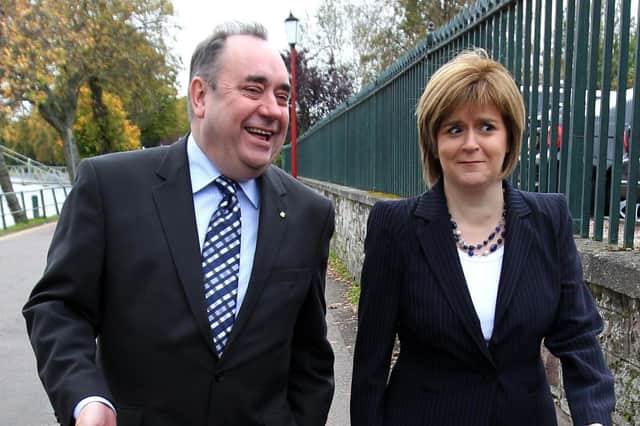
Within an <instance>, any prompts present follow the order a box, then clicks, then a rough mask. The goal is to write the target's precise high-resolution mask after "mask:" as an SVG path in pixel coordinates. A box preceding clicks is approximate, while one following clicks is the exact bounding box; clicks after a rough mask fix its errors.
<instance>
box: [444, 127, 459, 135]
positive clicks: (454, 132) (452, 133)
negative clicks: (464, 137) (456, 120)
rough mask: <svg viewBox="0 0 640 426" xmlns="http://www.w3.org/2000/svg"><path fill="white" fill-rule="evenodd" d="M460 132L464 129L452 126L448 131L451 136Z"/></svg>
mask: <svg viewBox="0 0 640 426" xmlns="http://www.w3.org/2000/svg"><path fill="white" fill-rule="evenodd" d="M460 132H462V129H461V128H460V127H458V126H452V127H449V128H448V129H447V133H449V134H450V135H457V134H458V133H460Z"/></svg>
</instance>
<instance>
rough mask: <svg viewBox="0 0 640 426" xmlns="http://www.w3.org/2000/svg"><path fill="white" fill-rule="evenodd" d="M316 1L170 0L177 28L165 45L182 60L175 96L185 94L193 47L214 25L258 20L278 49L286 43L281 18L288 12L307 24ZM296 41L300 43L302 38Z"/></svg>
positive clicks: (315, 6)
mask: <svg viewBox="0 0 640 426" xmlns="http://www.w3.org/2000/svg"><path fill="white" fill-rule="evenodd" d="M319 4H320V0H208V1H207V0H173V8H174V18H173V19H174V23H175V24H177V25H179V26H180V28H177V29H175V30H174V31H172V32H171V36H172V37H173V38H174V39H175V40H173V41H169V45H170V46H173V47H172V51H173V53H174V54H175V55H176V56H178V57H179V58H180V59H181V61H182V67H181V69H180V72H179V73H178V96H186V94H187V84H188V78H189V76H188V73H189V62H190V60H191V54H192V53H193V50H194V49H195V47H196V45H197V44H198V43H199V42H200V41H202V40H203V39H204V38H206V37H207V36H208V35H209V34H211V31H212V30H213V28H214V27H215V26H216V25H218V24H220V23H223V22H225V21H229V20H238V21H257V22H260V23H261V24H263V25H264V26H266V27H267V30H268V31H269V39H270V42H271V43H272V44H273V45H274V46H275V47H276V48H277V49H278V50H286V49H288V48H289V47H288V44H287V38H286V34H285V31H284V20H285V19H286V18H287V17H288V16H289V12H292V13H293V15H294V16H295V17H296V18H298V19H299V20H300V23H301V24H302V25H305V26H307V25H309V22H308V21H310V20H311V19H312V18H313V17H314V16H315V11H316V9H317V7H318V5H319ZM305 21H307V22H305ZM300 44H304V39H303V40H301V41H300Z"/></svg>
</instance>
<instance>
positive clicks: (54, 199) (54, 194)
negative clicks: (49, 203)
mask: <svg viewBox="0 0 640 426" xmlns="http://www.w3.org/2000/svg"><path fill="white" fill-rule="evenodd" d="M51 194H52V195H53V205H54V206H55V207H56V216H60V209H59V208H58V199H57V198H56V188H51Z"/></svg>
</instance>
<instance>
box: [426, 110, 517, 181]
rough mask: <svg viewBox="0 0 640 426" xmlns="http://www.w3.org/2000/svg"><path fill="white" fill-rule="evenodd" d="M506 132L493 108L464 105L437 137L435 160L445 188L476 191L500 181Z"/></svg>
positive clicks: (505, 146)
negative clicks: (447, 186)
mask: <svg viewBox="0 0 640 426" xmlns="http://www.w3.org/2000/svg"><path fill="white" fill-rule="evenodd" d="M507 138H508V132H507V128H506V126H505V123H504V121H503V119H502V114H500V111H498V109H497V108H496V107H495V106H494V105H478V104H464V105H461V106H459V107H458V108H456V109H455V110H454V111H453V112H452V113H451V115H450V116H449V117H447V118H446V119H445V120H444V121H443V123H442V126H440V129H439V130H438V135H437V139H438V140H437V152H438V159H439V160H440V164H441V166H442V176H443V178H444V180H445V183H446V184H447V185H453V186H456V187H458V189H460V190H465V189H471V190H477V189H482V188H483V187H487V186H490V185H491V184H495V183H496V182H499V181H500V175H501V173H502V166H503V164H504V159H505V156H506V154H507V152H508V144H507Z"/></svg>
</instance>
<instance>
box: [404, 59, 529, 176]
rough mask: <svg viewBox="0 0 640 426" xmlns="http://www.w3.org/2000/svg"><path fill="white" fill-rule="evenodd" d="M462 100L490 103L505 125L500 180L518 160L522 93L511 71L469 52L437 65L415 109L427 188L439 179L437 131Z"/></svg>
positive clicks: (522, 123) (522, 114) (522, 112)
mask: <svg viewBox="0 0 640 426" xmlns="http://www.w3.org/2000/svg"><path fill="white" fill-rule="evenodd" d="M462 104H476V105H493V106H495V107H496V108H497V109H498V111H500V113H501V114H502V119H503V121H504V124H505V126H506V128H507V154H506V156H505V159H504V164H503V165H502V175H501V178H504V177H506V176H508V175H509V174H511V172H513V170H514V169H515V167H516V164H517V162H518V156H519V153H520V145H521V143H522V131H523V129H524V123H525V110H524V103H523V101H522V95H521V94H520V91H519V90H518V87H517V86H516V84H515V82H514V80H513V77H511V74H509V71H507V69H506V68H505V67H503V66H502V65H501V64H500V63H499V62H496V61H494V60H492V59H491V58H489V56H488V55H487V53H486V52H485V51H484V50H482V49H475V50H467V51H464V52H462V53H460V54H458V55H457V56H456V57H455V58H453V59H452V60H451V61H449V62H447V63H446V64H445V65H443V66H442V67H440V68H439V69H438V70H437V71H436V72H435V73H434V74H433V76H432V77H431V79H430V80H429V82H428V83H427V87H425V89H424V92H423V93H422V96H421V97H420V102H419V103H418V107H417V109H416V116H417V124H418V142H419V144H420V152H421V154H422V171H423V174H424V180H425V183H426V184H427V186H432V185H433V184H435V183H436V182H437V181H438V180H439V179H440V178H441V177H442V166H441V165H440V160H439V159H438V155H437V153H438V146H437V143H438V138H437V135H438V131H439V130H440V127H441V126H442V123H443V122H444V120H446V119H447V117H449V116H450V115H451V114H452V113H453V111H454V110H455V109H456V108H458V107H459V106H460V105H462Z"/></svg>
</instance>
